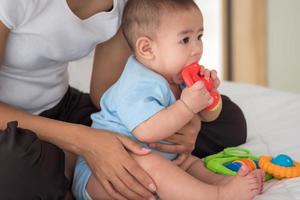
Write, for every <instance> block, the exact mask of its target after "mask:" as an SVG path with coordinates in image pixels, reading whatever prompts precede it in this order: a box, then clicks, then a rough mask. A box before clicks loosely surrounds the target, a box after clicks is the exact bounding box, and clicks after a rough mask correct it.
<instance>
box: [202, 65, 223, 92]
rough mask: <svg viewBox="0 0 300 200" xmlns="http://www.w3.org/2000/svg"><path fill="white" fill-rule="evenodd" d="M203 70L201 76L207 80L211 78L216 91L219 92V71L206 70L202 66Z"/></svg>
mask: <svg viewBox="0 0 300 200" xmlns="http://www.w3.org/2000/svg"><path fill="white" fill-rule="evenodd" d="M201 68H202V69H201V75H202V76H204V77H205V78H211V80H212V81H213V86H214V89H215V90H217V89H218V87H219V86H220V79H219V77H218V74H217V71H216V70H209V69H206V68H204V67H203V66H201Z"/></svg>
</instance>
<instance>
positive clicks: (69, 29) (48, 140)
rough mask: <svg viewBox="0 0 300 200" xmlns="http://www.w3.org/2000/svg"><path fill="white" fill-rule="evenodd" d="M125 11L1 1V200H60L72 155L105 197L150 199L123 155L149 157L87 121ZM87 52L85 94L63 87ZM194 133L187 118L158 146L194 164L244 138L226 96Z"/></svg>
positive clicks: (73, 3)
mask: <svg viewBox="0 0 300 200" xmlns="http://www.w3.org/2000/svg"><path fill="white" fill-rule="evenodd" d="M125 3H126V1H125V0H86V1H80V0H13V1H12V0H0V129H1V130H0V163H1V164H0V185H1V187H0V196H1V198H3V199H62V198H67V197H68V190H69V188H70V185H71V181H72V172H73V165H74V160H75V158H76V156H75V155H81V156H83V157H84V158H85V159H86V160H87V162H88V164H89V165H90V167H91V169H92V170H93V173H94V174H95V176H96V177H97V179H98V181H99V182H100V183H101V184H102V185H103V186H104V188H105V190H107V192H108V193H109V194H110V195H111V197H112V198H113V199H150V198H151V197H153V194H152V193H153V192H154V191H155V185H154V183H153V181H152V180H151V178H150V177H149V176H148V174H147V173H146V172H145V171H143V170H142V169H141V168H140V167H139V166H138V165H137V163H136V162H135V161H134V160H133V159H132V158H131V157H130V156H129V154H128V153H127V151H132V152H134V153H136V154H140V155H142V154H147V153H148V151H147V150H145V149H142V148H140V147H139V146H138V145H137V144H135V143H133V142H132V141H130V140H129V139H128V138H126V137H122V136H120V135H116V134H112V133H108V132H106V131H101V130H94V129H92V128H89V125H90V123H91V121H90V118H89V116H90V114H91V113H93V112H95V111H97V109H98V108H97V107H99V98H100V97H101V95H102V94H103V92H104V91H105V90H106V89H107V88H108V87H109V86H110V85H111V84H112V83H113V82H114V81H115V80H116V79H117V78H118V77H119V75H120V73H121V71H122V69H123V66H124V63H125V61H126V59H127V57H128V56H129V54H130V50H129V48H128V46H127V43H126V42H125V40H124V38H123V35H122V33H121V32H120V31H118V28H119V25H120V17H121V14H122V10H123V7H124V4H125ZM93 49H96V50H95V56H94V58H95V60H94V66H93V72H92V78H91V89H90V94H84V93H82V92H80V91H78V90H76V89H74V88H72V87H70V86H68V72H67V67H68V62H69V61H73V60H77V59H79V58H82V57H84V56H86V55H88V54H89V53H90V52H91V51H92V50H93ZM19 127H21V128H19ZM198 131H199V122H198V121H197V120H193V121H191V122H190V123H189V124H188V125H187V126H186V127H184V128H183V129H182V130H181V131H180V133H178V134H176V135H175V136H173V137H172V138H170V141H172V142H174V143H175V144H176V145H160V144H156V148H158V149H160V150H162V151H168V152H176V153H190V152H192V151H193V150H194V151H193V153H194V154H195V155H197V156H199V157H201V156H204V155H207V154H211V153H214V152H217V151H220V150H222V149H223V148H224V147H226V146H233V145H238V144H241V143H243V142H244V141H245V139H246V123H245V119H244V117H243V114H242V112H241V110H240V109H239V108H238V107H237V106H236V105H235V104H234V103H233V102H231V101H230V100H229V99H228V98H227V97H223V110H222V113H221V115H220V117H219V119H218V120H216V121H214V122H212V123H207V124H203V125H202V128H201V131H200V134H199V135H198ZM197 136H198V137H197ZM196 138H197V140H196ZM195 141H196V144H195ZM195 146H196V147H195ZM194 147H195V149H194ZM182 155H184V154H182ZM178 159H184V156H181V157H179V158H178Z"/></svg>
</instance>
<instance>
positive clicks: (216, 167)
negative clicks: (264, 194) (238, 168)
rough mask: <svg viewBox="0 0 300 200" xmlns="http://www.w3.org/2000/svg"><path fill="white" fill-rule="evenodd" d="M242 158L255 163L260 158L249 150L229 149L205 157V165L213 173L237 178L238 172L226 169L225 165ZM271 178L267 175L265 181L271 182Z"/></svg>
mask: <svg viewBox="0 0 300 200" xmlns="http://www.w3.org/2000/svg"><path fill="white" fill-rule="evenodd" d="M241 158H247V159H251V160H253V161H254V160H256V161H257V160H259V157H257V156H255V155H253V154H252V153H251V152H250V151H249V150H248V149H245V148H241V147H228V148H225V149H224V150H223V151H222V152H220V153H217V154H213V155H210V156H207V157H205V158H204V163H205V166H206V168H208V169H209V170H210V171H212V172H215V173H218V174H224V175H230V176H236V175H237V172H235V171H232V170H230V169H229V168H227V167H225V165H226V164H228V163H231V162H233V161H236V160H239V159H241ZM271 178H272V176H271V175H269V174H266V176H265V181H267V180H270V179H271Z"/></svg>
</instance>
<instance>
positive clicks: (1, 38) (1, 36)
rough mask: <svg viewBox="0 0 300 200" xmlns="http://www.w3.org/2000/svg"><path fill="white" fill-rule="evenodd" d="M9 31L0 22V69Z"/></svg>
mask: <svg viewBox="0 0 300 200" xmlns="http://www.w3.org/2000/svg"><path fill="white" fill-rule="evenodd" d="M9 32H10V30H9V29H8V28H7V27H6V26H5V25H4V24H3V23H2V22H1V21H0V67H1V64H2V62H3V58H4V52H5V47H6V40H7V37H8V34H9Z"/></svg>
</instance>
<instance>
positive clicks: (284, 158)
mask: <svg viewBox="0 0 300 200" xmlns="http://www.w3.org/2000/svg"><path fill="white" fill-rule="evenodd" d="M271 162H272V163H273V164H276V165H279V166H282V167H294V166H295V164H294V161H293V160H292V159H291V157H289V156H288V155H285V154H279V155H278V156H276V157H275V158H273V159H272V161H271Z"/></svg>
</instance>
